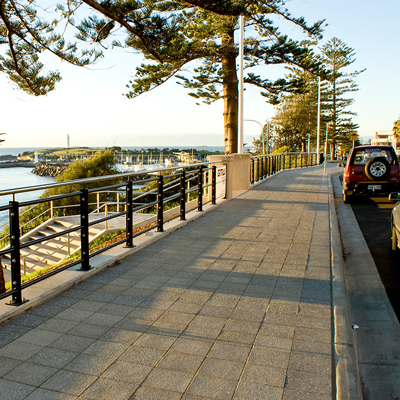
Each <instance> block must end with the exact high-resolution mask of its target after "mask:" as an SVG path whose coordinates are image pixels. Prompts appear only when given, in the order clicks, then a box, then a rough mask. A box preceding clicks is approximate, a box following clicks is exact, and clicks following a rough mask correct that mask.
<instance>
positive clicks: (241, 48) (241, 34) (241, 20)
mask: <svg viewBox="0 0 400 400" xmlns="http://www.w3.org/2000/svg"><path fill="white" fill-rule="evenodd" d="M243 41H244V17H243V15H241V16H240V17H239V121H238V122H239V135H238V153H239V154H242V153H243V69H244V68H243V60H244V57H243V53H244V46H243Z"/></svg>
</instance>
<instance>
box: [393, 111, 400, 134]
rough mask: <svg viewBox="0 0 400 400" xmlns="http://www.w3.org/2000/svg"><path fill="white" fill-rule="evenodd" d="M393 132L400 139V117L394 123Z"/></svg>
mask: <svg viewBox="0 0 400 400" xmlns="http://www.w3.org/2000/svg"><path fill="white" fill-rule="evenodd" d="M393 132H394V134H395V136H396V138H397V139H400V116H399V118H397V120H396V121H394V123H393Z"/></svg>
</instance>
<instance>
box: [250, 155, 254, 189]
mask: <svg viewBox="0 0 400 400" xmlns="http://www.w3.org/2000/svg"><path fill="white" fill-rule="evenodd" d="M250 173H251V177H250V182H251V183H252V184H254V158H252V159H251V167H250Z"/></svg>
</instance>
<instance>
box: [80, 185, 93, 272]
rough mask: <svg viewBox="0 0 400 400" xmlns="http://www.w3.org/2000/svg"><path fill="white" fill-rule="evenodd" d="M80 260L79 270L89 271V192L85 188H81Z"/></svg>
mask: <svg viewBox="0 0 400 400" xmlns="http://www.w3.org/2000/svg"><path fill="white" fill-rule="evenodd" d="M80 197H81V199H80V200H81V261H82V264H81V265H82V266H81V268H79V270H80V271H89V269H90V268H91V267H90V264H89V201H88V197H89V193H88V190H87V189H86V188H82V190H81V195H80Z"/></svg>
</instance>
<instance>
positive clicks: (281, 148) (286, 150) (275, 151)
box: [272, 146, 296, 154]
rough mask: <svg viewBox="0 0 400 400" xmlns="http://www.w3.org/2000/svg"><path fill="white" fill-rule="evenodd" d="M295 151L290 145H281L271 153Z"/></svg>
mask: <svg viewBox="0 0 400 400" xmlns="http://www.w3.org/2000/svg"><path fill="white" fill-rule="evenodd" d="M295 151H296V149H293V148H292V147H289V146H282V147H278V148H276V149H274V151H273V152H272V154H281V153H293V152H295Z"/></svg>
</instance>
